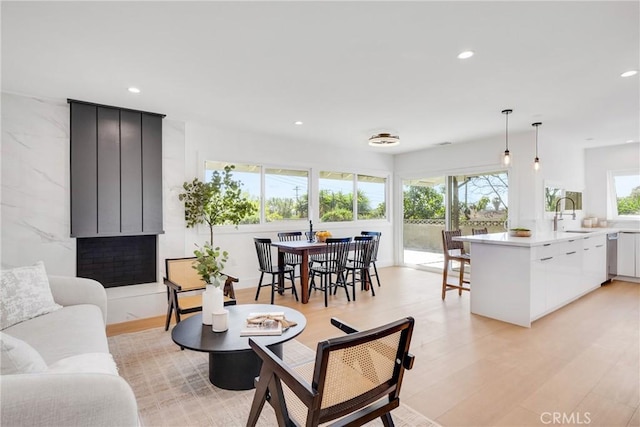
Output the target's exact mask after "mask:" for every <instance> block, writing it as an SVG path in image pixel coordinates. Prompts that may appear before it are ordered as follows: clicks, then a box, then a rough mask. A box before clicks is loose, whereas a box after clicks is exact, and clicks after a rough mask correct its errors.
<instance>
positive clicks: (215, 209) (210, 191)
mask: <svg viewBox="0 0 640 427" xmlns="http://www.w3.org/2000/svg"><path fill="white" fill-rule="evenodd" d="M234 168H235V166H233V165H227V166H225V168H224V170H223V171H214V172H213V176H212V178H211V181H210V182H202V181H200V180H199V179H198V178H195V179H194V180H193V181H191V182H185V183H184V184H183V185H182V188H183V189H184V192H183V193H180V194H179V195H178V198H179V199H180V201H182V202H184V217H185V221H186V222H187V227H188V228H192V227H195V226H196V225H197V224H207V225H208V226H209V236H210V240H209V243H210V244H213V227H214V226H215V225H224V224H232V225H235V226H236V227H237V226H238V224H240V222H241V221H242V220H243V219H244V218H245V217H247V216H250V215H253V214H254V213H255V211H256V206H255V204H254V203H252V202H251V200H249V198H247V197H245V196H243V195H242V182H240V181H236V180H234V179H233V175H232V171H233V169H234Z"/></svg>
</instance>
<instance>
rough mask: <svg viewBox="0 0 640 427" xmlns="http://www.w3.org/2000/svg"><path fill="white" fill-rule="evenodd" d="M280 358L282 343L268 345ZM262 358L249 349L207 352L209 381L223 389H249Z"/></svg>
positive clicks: (258, 370) (257, 373) (256, 374)
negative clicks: (229, 351)
mask: <svg viewBox="0 0 640 427" xmlns="http://www.w3.org/2000/svg"><path fill="white" fill-rule="evenodd" d="M269 350H271V351H273V352H274V353H275V354H276V355H277V356H278V357H279V358H281V359H282V344H274V345H271V346H269ZM261 367H262V360H261V359H260V358H259V357H258V355H257V354H256V353H255V352H254V351H253V350H251V349H249V350H244V351H236V352H232V353H209V381H211V384H213V385H215V386H216V387H220V388H223V389H225V390H250V389H252V388H254V387H255V384H254V381H255V378H256V377H257V376H259V375H260V368H261Z"/></svg>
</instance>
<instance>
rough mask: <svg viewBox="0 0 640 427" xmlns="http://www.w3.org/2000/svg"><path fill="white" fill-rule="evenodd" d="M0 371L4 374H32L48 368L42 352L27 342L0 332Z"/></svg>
mask: <svg viewBox="0 0 640 427" xmlns="http://www.w3.org/2000/svg"><path fill="white" fill-rule="evenodd" d="M0 347H2V351H1V352H0V372H1V373H2V375H11V374H32V373H37V372H44V371H46V370H47V364H46V363H45V362H44V359H43V358H42V356H40V353H38V352H37V351H36V350H35V349H34V348H33V347H31V346H30V345H29V344H27V343H26V342H24V341H22V340H19V339H18V338H15V337H12V336H11V335H9V334H5V333H3V332H0Z"/></svg>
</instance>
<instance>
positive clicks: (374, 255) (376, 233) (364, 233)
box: [360, 231, 382, 287]
mask: <svg viewBox="0 0 640 427" xmlns="http://www.w3.org/2000/svg"><path fill="white" fill-rule="evenodd" d="M360 235H361V236H373V241H374V246H373V252H372V254H371V265H372V266H373V273H374V274H369V276H370V277H369V281H371V277H375V278H376V281H377V282H378V287H380V277H379V276H378V266H377V265H376V261H378V249H379V248H380V237H382V233H381V232H379V231H361V232H360Z"/></svg>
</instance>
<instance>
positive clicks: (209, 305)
mask: <svg viewBox="0 0 640 427" xmlns="http://www.w3.org/2000/svg"><path fill="white" fill-rule="evenodd" d="M215 290H216V287H215V286H213V285H207V287H206V289H205V291H204V292H203V293H202V324H203V325H211V323H212V317H211V314H212V313H213V307H214V304H215Z"/></svg>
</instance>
